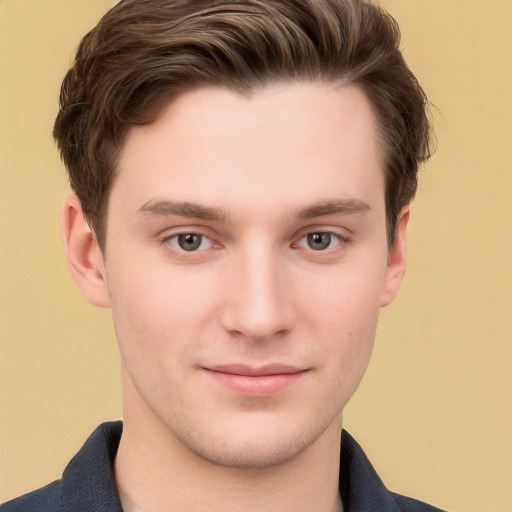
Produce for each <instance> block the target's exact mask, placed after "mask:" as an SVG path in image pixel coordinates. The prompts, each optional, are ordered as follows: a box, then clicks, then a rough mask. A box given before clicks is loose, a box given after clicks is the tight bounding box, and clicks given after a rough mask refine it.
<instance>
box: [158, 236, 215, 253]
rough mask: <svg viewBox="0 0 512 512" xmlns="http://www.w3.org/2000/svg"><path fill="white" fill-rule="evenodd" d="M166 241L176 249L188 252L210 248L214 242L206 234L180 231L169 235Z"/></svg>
mask: <svg viewBox="0 0 512 512" xmlns="http://www.w3.org/2000/svg"><path fill="white" fill-rule="evenodd" d="M165 241H166V242H167V243H169V244H170V245H172V246H173V247H175V248H176V249H179V250H182V251H186V252H193V251H198V250H204V249H209V248H211V247H212V245H213V242H212V241H211V240H210V239H209V238H208V237H207V236H206V235H201V234H199V233H180V234H178V235H173V236H171V237H168V238H167V239H166V240H165Z"/></svg>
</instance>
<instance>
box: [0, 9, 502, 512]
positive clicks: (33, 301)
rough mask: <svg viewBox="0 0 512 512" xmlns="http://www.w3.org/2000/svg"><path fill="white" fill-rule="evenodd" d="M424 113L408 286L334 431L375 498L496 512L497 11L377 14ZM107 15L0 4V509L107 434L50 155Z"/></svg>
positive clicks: (89, 326) (108, 345) (385, 315)
mask: <svg viewBox="0 0 512 512" xmlns="http://www.w3.org/2000/svg"><path fill="white" fill-rule="evenodd" d="M381 3H382V4H383V5H384V6H385V7H386V8H387V9H389V11H390V12H391V13H392V14H394V15H395V17H396V18H397V19H398V21H399V23H400V25H401V28H402V32H403V49H404V52H405V55H406V57H407V59H408V61H409V62H410V64H411V67H412V68H413V70H414V71H415V73H416V75H417V76H418V78H419V80H420V82H421V83H422V84H423V86H424V88H425V89H426V91H427V93H428V95H429V97H430V99H431V100H432V102H433V103H434V104H435V105H436V108H435V110H434V115H435V126H436V131H437V137H438V150H437V153H436V155H435V156H434V157H433V159H432V160H431V162H430V163H429V164H428V166H427V167H426V168H425V169H424V170H423V171H422V173H421V179H420V188H419V192H418V196H417V199H416V200H415V202H414V204H413V213H412V220H411V225H410V229H409V233H408V257H409V267H408V273H407V276H406V279H405V282H404V285H403V288H402V291H401V295H400V297H399V298H398V300H397V301H396V302H395V304H393V305H392V306H391V307H390V308H388V309H386V310H384V311H383V312H382V316H381V324H380V327H379V331H378V336H377V343H376V347H375V351H374V356H373V360H372V362H371V364H370V368H369V370H368V373H367V375H366V378H365V380H364V381H363V384H362V385H361V386H360V388H359V390H358V391H357V393H356V395H355V396H354V398H353V400H352V402H351V403H350V405H349V406H348V409H347V411H346V413H345V427H346V428H347V429H348V430H349V431H351V432H352V434H353V435H354V436H355V437H356V438H357V439H358V440H359V442H360V443H361V444H362V445H363V447H364V448H365V450H366V451H367V453H368V455H369V457H370V459H371V460H372V462H373V463H374V465H375V466H376V468H377V470H378V472H379V473H380V474H381V476H382V477H383V479H384V481H385V483H386V484H387V485H388V487H389V488H391V489H393V490H396V491H399V492H401V493H404V494H410V495H413V496H415V497H418V498H420V499H423V500H426V501H429V502H432V503H433V504H436V505H438V506H440V507H443V508H447V509H449V510H454V511H482V512H483V511H485V512H489V511H511V510H512V496H511V490H510V489H511V481H512V479H511V477H512V443H511V432H512V429H511V427H512V403H511V400H512V398H511V377H510V373H511V362H512V352H511V350H512V347H511V340H512V228H511V226H512V201H511V196H512V159H511V154H512V152H511V145H512V101H511V100H512V98H511V91H512V42H511V41H512V36H511V34H512V2H511V1H510V0H494V1H493V0H479V1H478V0H473V1H472V0H383V1H382V2H381ZM113 4H114V2H113V1H108V0H61V1H59V0H0V99H1V101H0V108H1V111H0V123H1V125H0V145H1V146H0V158H1V160H0V166H1V167H0V171H1V172H0V194H1V195H0V223H1V224H0V228H1V235H0V279H1V282H0V387H1V389H0V391H1V395H0V414H1V416H0V420H1V423H0V500H7V499H9V498H12V497H14V496H16V495H18V494H21V493H24V492H27V491H29V490H31V489H34V488H36V487H39V486H42V485H44V484H46V483H48V482H50V481H51V480H53V479H55V478H58V477H59V476H60V474H61V472H62V470H63V468H64V467H65V465H66V463H67V462H68V461H69V459H70V458H71V457H72V456H73V455H74V453H75V452H76V451H77V450H78V449H79V447H80V446H81V445H82V443H83V442H84V440H85V438H86V437H87V436H88V435H89V433H90V432H91V431H92V430H93V429H94V428H95V427H96V425H97V424H98V423H100V422H102V421H105V420H110V419H116V418H120V417H121V394H120V384H119V373H120V372H119V363H118V354H117V347H116V343H115V338H114V334H113V329H112V327H111V322H110V313H109V311H102V310H96V309H94V308H93V307H92V306H90V305H89V304H88V303H87V302H86V301H85V299H84V298H82V296H81V295H80V293H79V292H78V289H77V288H76V287H75V285H74V283H73V282H72V280H71V277H70V276H69V275H68V271H67V268H66V266H65V262H64V256H63V251H62V245H61V242H60V236H59V227H58V226H59V221H58V217H59V209H60V203H61V200H62V197H63V196H64V195H65V194H66V193H67V190H68V189H67V181H66V177H65V173H64V169H63V166H62V165H61V163H60V161H59V158H58V155H57V152H56V150H55V148H54V146H53V143H52V139H51V129H52V124H53V119H54V117H55V114H56V111H57V98H58V92H59V88H60V82H61V80H62V78H63V76H64V73H65V71H66V70H67V67H68V65H69V63H70V60H71V58H72V55H73V52H74V49H75V48H76V45H77V43H78V41H79V39H80V37H81V36H82V35H83V34H85V32H86V31H87V30H88V29H90V28H91V27H92V26H93V25H94V24H95V22H96V21H97V20H98V19H99V17H100V16H101V15H102V14H103V13H104V12H105V11H106V10H107V8H109V7H110V6H112V5H113Z"/></svg>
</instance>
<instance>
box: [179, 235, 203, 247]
mask: <svg viewBox="0 0 512 512" xmlns="http://www.w3.org/2000/svg"><path fill="white" fill-rule="evenodd" d="M178 243H179V245H180V247H181V248H182V249H183V250H185V251H193V250H195V249H197V248H198V247H199V246H200V245H201V236H200V235H194V234H193V233H188V234H186V235H179V237H178Z"/></svg>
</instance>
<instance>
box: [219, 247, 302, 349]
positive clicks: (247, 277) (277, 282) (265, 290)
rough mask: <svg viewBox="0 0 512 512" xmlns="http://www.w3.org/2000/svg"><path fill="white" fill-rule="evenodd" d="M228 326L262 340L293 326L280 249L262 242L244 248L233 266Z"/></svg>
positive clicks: (291, 309)
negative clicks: (278, 250) (278, 252)
mask: <svg viewBox="0 0 512 512" xmlns="http://www.w3.org/2000/svg"><path fill="white" fill-rule="evenodd" d="M232 270H233V275H232V290H231V293H229V301H228V304H227V310H226V312H225V327H226V328H227V329H228V330H229V331H231V332H236V333H239V334H242V335H243V336H244V337H246V338H248V339H251V340H254V341H261V340H264V339H267V338H269V337H272V336H274V335H276V334H282V333H284V332H286V331H288V330H290V329H291V328H292V327H293V324H294V321H295V316H294V311H293V305H292V303H291V301H290V294H289V293H288V290H287V286H286V268H285V264H284V262H283V261H282V260H281V259H280V257H279V255H278V254H277V251H276V250H275V249H274V248H273V247H272V246H271V245H270V244H268V243H264V242H262V241H260V242H258V243H253V244H251V245H250V247H245V248H242V249H241V250H240V251H239V253H238V254H237V257H236V263H235V264H234V265H233V268H232Z"/></svg>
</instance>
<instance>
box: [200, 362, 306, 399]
mask: <svg viewBox="0 0 512 512" xmlns="http://www.w3.org/2000/svg"><path fill="white" fill-rule="evenodd" d="M203 369H204V370H205V371H206V372H207V374H208V375H209V376H210V377H211V378H212V379H213V380H215V381H216V382H218V383H219V384H221V385H222V386H224V387H227V388H228V389H230V390H232V391H234V392H236V393H238V394H241V395H244V396H253V397H264V396H271V395H275V394H277V393H280V392H282V391H284V390H285V389H287V388H289V387H290V386H292V385H293V384H295V383H296V382H297V381H298V380H300V379H301V378H302V377H303V376H304V375H305V374H306V373H307V372H308V370H303V369H300V368H296V367H293V366H287V365H282V364H271V365H265V366H262V367H251V366H247V365H238V364H236V365H220V366H214V367H211V368H203Z"/></svg>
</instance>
